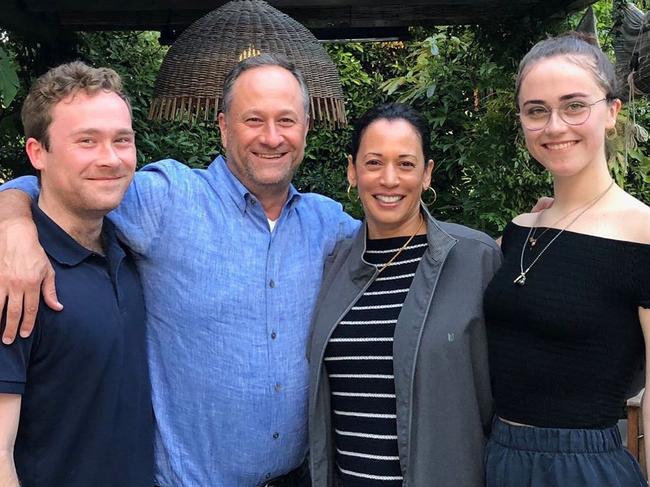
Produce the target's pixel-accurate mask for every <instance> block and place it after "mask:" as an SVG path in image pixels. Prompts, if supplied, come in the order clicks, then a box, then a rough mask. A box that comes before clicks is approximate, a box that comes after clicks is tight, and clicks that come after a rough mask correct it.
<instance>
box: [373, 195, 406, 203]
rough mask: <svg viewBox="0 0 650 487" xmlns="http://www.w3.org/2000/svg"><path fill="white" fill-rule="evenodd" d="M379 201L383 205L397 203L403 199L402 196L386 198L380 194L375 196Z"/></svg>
mask: <svg viewBox="0 0 650 487" xmlns="http://www.w3.org/2000/svg"><path fill="white" fill-rule="evenodd" d="M375 198H377V199H378V200H379V201H381V202H383V203H397V202H398V201H399V200H401V199H402V197H401V196H385V195H383V194H378V195H377V196H375Z"/></svg>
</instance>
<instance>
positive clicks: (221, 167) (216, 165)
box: [208, 156, 301, 215]
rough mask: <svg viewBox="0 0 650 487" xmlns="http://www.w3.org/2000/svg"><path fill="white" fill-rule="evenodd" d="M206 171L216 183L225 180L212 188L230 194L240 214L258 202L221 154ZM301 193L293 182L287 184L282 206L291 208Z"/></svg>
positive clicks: (298, 199)
mask: <svg viewBox="0 0 650 487" xmlns="http://www.w3.org/2000/svg"><path fill="white" fill-rule="evenodd" d="M208 171H209V172H210V173H212V175H213V176H214V180H215V182H216V183H217V184H221V183H222V182H225V187H222V186H219V187H217V188H214V189H215V191H217V192H221V191H223V190H224V189H225V190H226V191H227V193H228V194H229V195H230V197H231V198H232V200H233V201H234V203H235V205H237V208H239V211H241V212H242V215H243V214H245V213H246V210H247V208H249V207H250V206H252V205H255V204H258V201H257V198H256V197H255V195H253V193H251V192H250V191H249V190H248V189H247V188H246V186H244V185H243V184H242V183H241V181H239V179H237V177H236V176H235V175H234V174H233V173H232V171H231V170H230V168H229V167H228V164H227V163H226V159H225V157H223V156H217V158H216V159H215V160H214V161H212V164H210V166H208ZM300 198H301V194H300V193H299V192H298V190H297V189H296V188H295V187H294V185H293V184H290V185H289V194H288V196H287V201H286V203H285V204H284V207H285V208H287V209H292V208H293V207H294V206H295V205H296V204H297V203H298V201H300Z"/></svg>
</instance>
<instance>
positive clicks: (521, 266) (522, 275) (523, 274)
mask: <svg viewBox="0 0 650 487" xmlns="http://www.w3.org/2000/svg"><path fill="white" fill-rule="evenodd" d="M612 186H614V180H612V182H611V183H609V186H607V189H605V191H603V192H602V193H600V194H599V195H597V196H596V197H595V198H594V199H593V200H592V201H591V202H590V203H589V204H588V205H587V206H586V207H585V208H584V209H583V210H582V211H581V212H580V213H578V214H577V215H576V216H575V218H573V220H571V221H570V222H569V223H568V224H567V225H566V226H565V227H564V228H562V229H561V230H560V231H559V232H558V233H557V234H556V235H555V236H554V237H553V238H552V239H551V241H550V242H549V243H547V244H546V246H545V247H544V248H543V249H542V250H541V251H540V252H539V254H537V257H535V258H534V259H533V261H532V262H531V263H530V265H529V266H528V267H527V268H526V270H524V253H525V251H526V246H527V244H528V243H530V244H531V248H532V247H534V246H535V243H537V240H539V238H540V237H541V236H542V235H544V233H546V231H547V230H548V229H549V228H550V227H549V228H547V229H546V230H544V232H542V234H541V235H539V237H537V238H536V239H535V238H532V239H531V235H533V230H535V229H536V228H537V225H535V226H533V227H530V230H528V236H527V237H526V240H524V245H523V246H522V247H521V256H520V257H519V271H520V272H519V275H518V276H517V277H515V279H514V281H512V282H513V283H514V284H518V285H519V286H523V285H524V284H526V274H528V271H530V270H531V269H532V268H533V266H534V265H535V264H536V263H537V261H538V260H539V259H540V257H541V256H542V255H544V252H546V250H547V249H548V248H549V247H550V246H551V245H552V244H553V242H555V241H556V240H557V238H558V237H559V236H560V235H562V234H563V233H564V231H565V230H566V229H568V228H569V227H570V226H571V225H573V224H574V223H575V222H576V221H577V220H578V218H580V217H581V216H582V215H584V214H585V213H586V212H587V211H588V210H589V209H591V208H593V207H594V205H595V204H596V203H598V202H599V201H600V200H601V198H602V197H603V196H605V195H606V194H607V192H608V191H609V190H610V189H611V188H612ZM574 211H576V210H575V209H574V210H571V211H570V212H569V213H567V214H566V215H564V216H563V217H562V218H560V220H558V221H562V220H564V219H565V218H566V217H567V216H569V215H570V214H571V213H573V212H574ZM540 215H541V213H540ZM540 215H538V216H537V219H536V222H535V223H537V221H538V220H539V217H540Z"/></svg>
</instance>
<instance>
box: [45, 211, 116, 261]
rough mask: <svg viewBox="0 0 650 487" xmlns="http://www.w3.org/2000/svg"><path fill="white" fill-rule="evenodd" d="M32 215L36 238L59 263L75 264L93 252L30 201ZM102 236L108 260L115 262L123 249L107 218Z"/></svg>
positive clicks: (93, 253)
mask: <svg viewBox="0 0 650 487" xmlns="http://www.w3.org/2000/svg"><path fill="white" fill-rule="evenodd" d="M32 216H33V219H34V224H35V225H36V229H37V230H38V239H39V241H40V243H41V246H42V247H43V249H44V250H45V252H46V253H47V254H48V255H49V256H50V257H51V258H53V259H54V260H56V261H57V262H58V263H60V264H64V265H68V266H76V265H79V264H80V263H81V262H83V261H84V260H85V259H87V258H88V257H90V256H91V255H95V252H93V251H92V250H89V249H87V248H85V247H84V246H82V245H80V244H79V243H78V242H77V241H76V240H75V239H73V238H72V237H71V236H70V235H68V234H67V233H66V232H65V230H63V229H62V228H61V227H60V226H59V225H57V224H56V223H55V222H54V220H52V219H51V218H50V217H49V216H47V214H45V212H44V211H43V210H41V209H40V208H39V206H38V204H36V201H33V202H32ZM102 238H103V239H104V246H105V251H106V255H107V257H108V260H109V261H111V262H117V261H119V260H120V259H121V257H122V256H123V255H124V251H123V250H122V248H121V247H120V245H119V242H118V240H117V236H116V232H115V227H114V226H113V224H112V223H111V222H110V220H108V219H107V218H104V222H103V225H102Z"/></svg>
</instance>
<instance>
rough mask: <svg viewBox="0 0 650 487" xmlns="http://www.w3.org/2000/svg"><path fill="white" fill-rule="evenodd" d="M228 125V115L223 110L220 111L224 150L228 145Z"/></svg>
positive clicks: (220, 128) (220, 129) (220, 127)
mask: <svg viewBox="0 0 650 487" xmlns="http://www.w3.org/2000/svg"><path fill="white" fill-rule="evenodd" d="M227 127H228V125H227V123H226V115H225V114H224V113H223V112H220V113H219V132H220V134H221V145H222V146H223V149H224V151H225V150H226V148H227V147H228V128H227Z"/></svg>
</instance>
